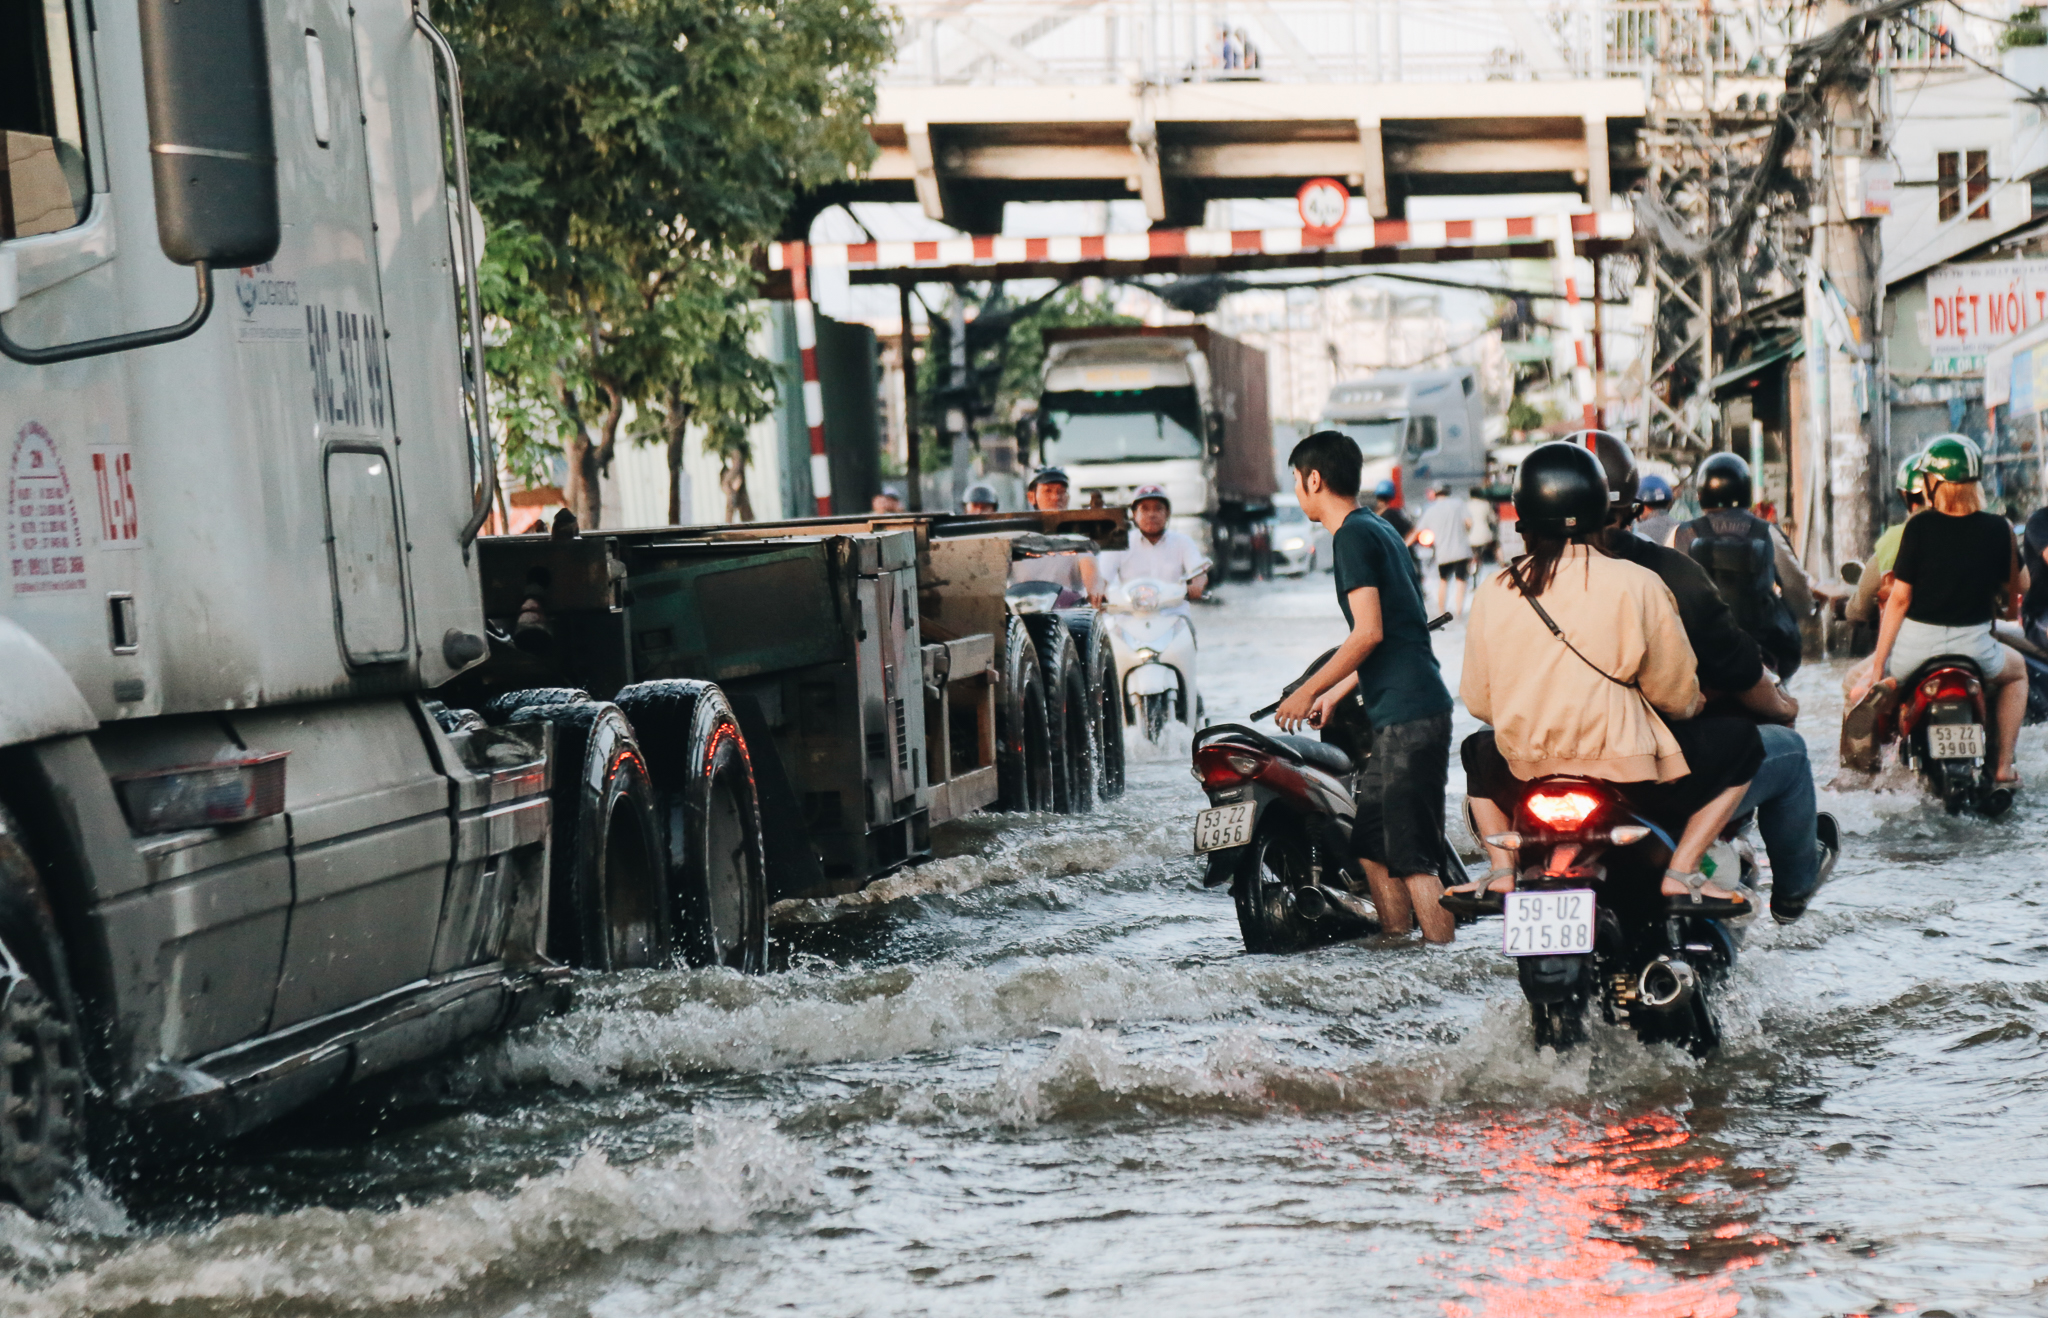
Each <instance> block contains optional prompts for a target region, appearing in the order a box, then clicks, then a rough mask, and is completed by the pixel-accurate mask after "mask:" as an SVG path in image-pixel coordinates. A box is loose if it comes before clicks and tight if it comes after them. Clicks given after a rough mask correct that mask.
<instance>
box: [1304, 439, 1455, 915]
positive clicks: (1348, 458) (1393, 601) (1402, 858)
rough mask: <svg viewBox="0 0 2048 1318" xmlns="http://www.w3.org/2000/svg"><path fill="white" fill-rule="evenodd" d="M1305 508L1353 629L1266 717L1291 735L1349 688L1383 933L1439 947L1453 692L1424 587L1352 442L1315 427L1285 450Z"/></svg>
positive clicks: (1369, 875)
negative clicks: (1367, 501) (1362, 730)
mask: <svg viewBox="0 0 2048 1318" xmlns="http://www.w3.org/2000/svg"><path fill="white" fill-rule="evenodd" d="M1287 465H1288V466H1290V467H1291V468H1293V470H1294V494H1295V498H1296V499H1298V500H1299V501H1300V503H1301V507H1302V510H1303V511H1304V512H1306V513H1307V514H1308V515H1309V516H1310V517H1311V518H1313V519H1315V520H1316V521H1318V522H1321V523H1322V524H1323V526H1324V527H1325V528H1327V529H1328V530H1329V532H1330V536H1331V552H1332V557H1333V558H1334V560H1335V562H1336V579H1337V607H1338V608H1339V609H1341V610H1342V611H1343V614H1344V621H1345V624H1346V625H1347V626H1349V627H1350V629H1351V633H1350V635H1349V636H1347V637H1345V639H1344V643H1343V644H1342V645H1340V646H1338V647H1337V652H1336V653H1335V654H1333V655H1331V656H1330V659H1329V660H1328V662H1326V663H1324V664H1323V666H1322V667H1321V668H1318V669H1317V670H1316V671H1315V672H1314V673H1313V674H1311V675H1310V676H1309V678H1308V680H1307V681H1305V682H1303V683H1302V684H1301V685H1300V686H1299V687H1298V688H1296V689H1295V691H1294V693H1293V694H1292V695H1290V696H1288V697H1287V699H1285V700H1283V701H1282V702H1281V703H1280V708H1279V709H1278V710H1277V711H1276V712H1275V714H1274V716H1273V721H1274V722H1275V723H1277V724H1279V725H1280V727H1281V728H1282V730H1284V731H1289V732H1292V731H1293V730H1294V729H1296V728H1299V727H1301V726H1303V725H1304V724H1306V725H1307V726H1309V727H1313V728H1320V727H1322V726H1324V724H1325V723H1327V722H1328V721H1329V720H1330V718H1331V716H1332V714H1333V712H1334V711H1335V707H1336V704H1337V702H1338V701H1340V700H1343V699H1345V698H1346V697H1347V696H1349V695H1350V694H1351V693H1352V692H1354V691H1356V692H1357V693H1358V694H1359V696H1360V697H1361V698H1362V699H1363V702H1364V704H1365V710H1366V713H1367V715H1368V716H1370V718H1371V719H1372V725H1373V745H1372V755H1371V756H1370V757H1369V758H1368V759H1367V760H1366V763H1365V767H1364V768H1363V769H1362V770H1360V772H1359V775H1358V786H1357V798H1358V799H1357V816H1356V819H1355V821H1354V823H1353V825H1352V833H1351V837H1352V841H1353V843H1354V844H1355V845H1356V848H1357V851H1358V855H1359V859H1360V861H1361V863H1362V864H1363V866H1364V869H1365V874H1366V879H1367V881H1368V883H1369V884H1370V886H1371V889H1372V898H1373V904H1374V905H1375V906H1377V907H1378V908H1379V914H1380V925H1381V928H1382V929H1384V930H1386V931H1387V932H1388V933H1405V932H1407V930H1408V929H1409V927H1410V925H1411V924H1412V923H1419V924H1420V925H1421V926H1422V933H1423V936H1424V937H1426V938H1428V939H1429V940H1430V941H1431V942H1433V943H1448V942H1450V941H1451V939H1452V937H1453V935H1454V934H1455V933H1456V931H1457V926H1456V923H1455V921H1454V920H1453V919H1452V917H1451V915H1450V913H1449V912H1447V911H1445V910H1444V909H1443V908H1442V906H1441V905H1440V898H1441V897H1442V896H1443V874H1442V865H1443V860H1442V856H1443V850H1444V849H1443V846H1442V835H1443V820H1444V782H1445V778H1446V776H1447V774H1448V773H1449V768H1450V749H1451V692H1450V688H1448V687H1446V686H1445V685H1444V680H1443V677H1442V675H1441V674H1440V673H1439V672H1438V670H1437V662H1436V654H1435V652H1434V651H1433V650H1431V648H1430V644H1429V620H1428V617H1427V615H1426V614H1425V612H1424V610H1423V606H1422V590H1421V587H1420V586H1418V585H1417V584H1416V581H1415V576H1414V573H1413V572H1412V570H1411V566H1410V559H1409V556H1408V547H1407V546H1406V545H1405V544H1403V543H1402V541H1401V537H1400V536H1399V535H1397V534H1395V532H1394V530H1393V528H1392V527H1390V526H1388V525H1387V524H1386V522H1385V521H1384V520H1382V519H1381V518H1380V516H1379V515H1378V514H1377V513H1374V512H1372V511H1370V510H1369V509H1364V508H1360V507H1358V482H1359V471H1360V468H1361V467H1363V466H1364V459H1363V458H1362V457H1361V455H1360V454H1359V451H1358V445H1357V444H1356V443H1355V442H1353V441H1352V439H1351V438H1350V437H1349V436H1347V435H1345V434H1343V433H1342V432H1340V431H1335V430H1322V431H1318V432H1316V433H1315V434H1313V435H1310V436H1309V437H1308V438H1306V439H1304V440H1302V441H1301V442H1300V443H1299V444H1297V445H1295V446H1294V451H1293V452H1292V453H1291V454H1289V455H1288V458H1287Z"/></svg>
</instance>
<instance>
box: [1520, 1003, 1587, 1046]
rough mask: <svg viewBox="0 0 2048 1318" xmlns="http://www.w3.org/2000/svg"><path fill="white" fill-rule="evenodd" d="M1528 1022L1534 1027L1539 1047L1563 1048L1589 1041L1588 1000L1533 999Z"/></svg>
mask: <svg viewBox="0 0 2048 1318" xmlns="http://www.w3.org/2000/svg"><path fill="white" fill-rule="evenodd" d="M1529 1023H1530V1025H1532V1026H1533V1027H1534V1029H1535V1035H1536V1046H1537V1047H1538V1048H1555V1049H1556V1050H1557V1051H1559V1052H1563V1051H1564V1050H1565V1049H1567V1048H1576V1047H1577V1046H1578V1045H1580V1044H1582V1043H1584V1042H1585V1041H1586V1000H1585V999H1584V998H1579V997H1573V998H1567V999H1566V1000H1565V1001H1563V1002H1532V1003H1530V1004H1529Z"/></svg>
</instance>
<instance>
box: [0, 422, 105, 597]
mask: <svg viewBox="0 0 2048 1318" xmlns="http://www.w3.org/2000/svg"><path fill="white" fill-rule="evenodd" d="M84 550H85V543H84V539H83V537H82V536H80V534H79V529H78V505H77V503H76V502H75V501H74V500H73V499H72V497H71V482H70V480H69V479H68V478H67V477H66V476H65V475H64V460H63V458H61V457H60V456H58V453H57V442H56V441H55V440H54V439H52V438H50V432H49V431H47V430H45V429H43V427H42V426H41V425H40V424H38V423H36V422H34V421H31V422H29V423H28V424H27V425H25V426H23V427H22V428H21V431H20V433H18V434H17V435H16V436H15V440H14V461H13V463H12V464H11V465H10V466H9V468H8V473H7V566H8V571H9V572H10V574H11V575H12V576H13V578H14V593H15V594H17V595H46V594H55V593H57V592H60V591H71V590H84V589H85V585H86V582H85V553H84Z"/></svg>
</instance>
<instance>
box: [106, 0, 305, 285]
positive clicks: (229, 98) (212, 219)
mask: <svg viewBox="0 0 2048 1318" xmlns="http://www.w3.org/2000/svg"><path fill="white" fill-rule="evenodd" d="M137 10H138V13H139V15H140V17H141V22H142V79H143V94H144V96H145V98H146V99H147V102H148V106H149V152H150V166H151V174H152V176H153V178H154V181H155V184H156V232H157V241H158V242H159V243H160V244H162V246H163V249H164V255H165V256H168V257H170V258H171V260H173V261H176V262H177V263H178V264H179V265H197V264H199V263H201V262H204V263H206V264H207V265H209V266H215V267H218V266H244V265H260V264H262V263H263V262H265V261H268V260H269V259H270V258H271V257H273V256H275V255H277V246H278V241H279V238H280V236H281V229H280V225H279V221H278V210H277V143H276V139H275V135H274V133H273V132H272V128H271V114H270V57H269V52H268V50H267V48H266V47H265V44H264V39H263V6H262V3H261V0H141V3H140V4H139V5H138V6H137Z"/></svg>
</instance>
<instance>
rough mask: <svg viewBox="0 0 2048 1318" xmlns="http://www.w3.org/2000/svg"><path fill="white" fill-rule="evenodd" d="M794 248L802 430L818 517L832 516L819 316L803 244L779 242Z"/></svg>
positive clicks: (792, 273) (791, 271)
mask: <svg viewBox="0 0 2048 1318" xmlns="http://www.w3.org/2000/svg"><path fill="white" fill-rule="evenodd" d="M776 246H778V247H793V248H795V249H796V251H795V253H794V254H793V255H794V258H795V259H794V262H793V264H791V265H790V267H789V274H790V281H791V288H790V291H791V293H792V294H793V295H794V301H795V302H796V352H797V358H798V360H799V361H800V362H801V363H802V365H803V377H804V427H805V428H806V429H807V430H809V431H810V435H811V494H812V496H813V497H815V498H816V499H817V501H818V516H820V517H830V516H831V515H832V464H831V463H830V462H829V461H827V460H826V457H825V393H824V390H822V389H820V388H819V387H818V317H817V313H816V311H815V310H814V309H813V308H812V306H811V281H810V270H809V268H808V266H807V264H806V262H805V261H804V259H803V249H804V244H802V243H778V244H776Z"/></svg>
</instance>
